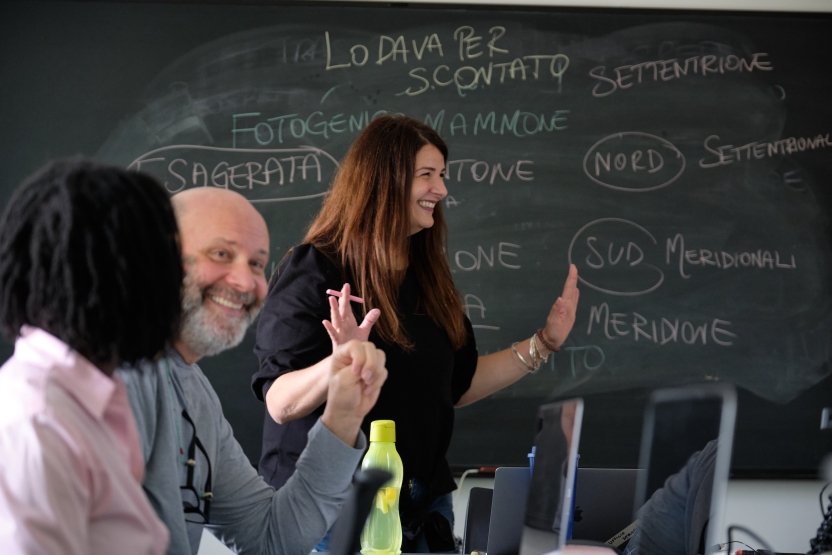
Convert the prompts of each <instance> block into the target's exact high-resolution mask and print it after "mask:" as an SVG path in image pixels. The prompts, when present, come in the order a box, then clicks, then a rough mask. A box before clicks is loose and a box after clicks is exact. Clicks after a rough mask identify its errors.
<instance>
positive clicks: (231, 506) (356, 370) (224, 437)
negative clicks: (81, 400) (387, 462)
mask: <svg viewBox="0 0 832 555" xmlns="http://www.w3.org/2000/svg"><path fill="white" fill-rule="evenodd" d="M172 202H173V205H174V209H175V211H176V219H177V223H178V225H179V231H180V239H181V244H182V261H183V264H184V267H185V279H184V282H183V288H182V322H181V325H180V331H179V334H178V337H177V339H176V341H175V342H174V343H173V345H171V346H169V347H168V348H167V349H166V351H165V353H164V356H163V357H160V358H159V359H158V360H156V361H153V362H145V363H143V364H141V365H140V368H138V370H140V371H136V369H126V368H125V369H121V370H119V374H120V375H121V376H122V378H123V379H124V381H125V383H126V385H127V390H128V394H129V397H130V403H131V406H132V408H133V412H134V414H135V417H136V423H137V424H138V428H139V435H140V436H141V443H142V451H143V453H144V459H145V465H146V476H145V479H144V482H143V487H144V490H145V493H146V494H147V496H148V498H149V499H150V502H151V504H152V505H153V507H154V508H155V509H156V512H157V513H158V514H159V516H160V518H161V519H162V520H163V521H164V522H165V524H166V525H167V526H168V528H169V529H170V533H171V542H170V548H169V551H168V553H173V554H177V555H179V554H181V555H190V554H193V555H196V553H197V552H198V551H199V543H200V539H201V537H202V530H203V528H205V529H207V530H208V531H209V532H211V533H212V534H214V535H215V536H216V537H217V538H218V539H219V540H220V541H221V542H223V543H225V544H226V545H227V546H228V547H230V548H231V549H232V550H235V551H237V552H239V553H265V554H276V555H301V554H304V555H305V554H306V553H308V552H309V551H310V550H311V549H312V547H313V546H314V545H315V544H316V543H317V542H318V540H320V539H321V537H323V535H324V533H325V532H326V531H327V530H328V529H329V527H330V526H331V525H332V523H333V521H334V520H335V517H336V516H337V514H338V511H339V510H340V506H341V503H342V502H343V500H344V499H345V497H346V495H347V493H348V491H349V487H350V483H351V479H352V475H353V472H354V471H355V469H356V467H357V466H358V462H359V460H360V458H361V455H362V453H363V450H364V448H365V447H366V443H367V440H366V438H365V437H364V435H363V433H362V432H361V430H360V425H361V422H362V420H363V418H364V416H365V415H366V414H367V412H368V411H369V410H370V408H372V406H373V405H374V404H375V402H376V399H377V398H378V393H379V390H380V388H381V385H382V384H383V383H384V380H385V379H386V377H387V370H386V369H385V358H384V353H383V352H382V351H380V350H378V349H376V348H375V347H374V346H373V344H372V343H368V342H364V343H361V342H358V341H353V342H351V343H349V344H348V345H344V348H339V349H338V350H336V352H335V353H333V355H332V356H330V357H328V358H327V359H324V360H323V361H321V362H320V363H319V364H324V365H327V366H328V367H329V369H330V373H329V390H328V396H327V408H326V410H325V411H324V414H323V415H322V416H321V418H320V420H319V421H318V422H317V424H315V426H314V427H313V428H312V430H310V432H309V443H308V444H307V447H306V450H305V451H304V452H303V453H302V454H301V457H300V459H299V460H298V471H297V472H296V473H295V474H294V475H293V476H292V479H291V480H290V481H289V482H287V484H286V486H284V487H283V488H281V489H280V491H277V492H276V491H275V490H274V489H273V488H272V487H271V486H269V485H268V484H266V483H265V482H264V481H263V479H262V478H261V477H260V476H258V475H257V472H256V471H255V469H254V468H253V467H252V466H251V464H250V463H249V461H248V458H247V457H246V456H245V454H244V453H243V450H242V448H241V447H240V445H239V443H237V441H236V440H235V439H234V435H233V432H232V430H231V426H230V425H229V424H228V422H227V421H226V419H225V417H224V416H223V413H222V407H221V406H220V401H219V399H218V397H217V395H216V392H215V391H214V389H213V388H212V387H211V384H210V383H209V381H208V379H207V378H206V377H205V375H204V374H203V373H202V371H201V370H200V368H199V366H197V364H196V363H197V361H198V360H199V359H201V358H202V357H204V356H210V355H214V354H217V353H220V352H222V351H224V350H226V349H230V348H231V347H234V346H236V345H237V344H239V343H240V341H242V339H243V336H244V335H245V331H246V328H247V327H248V326H249V325H250V324H251V323H252V322H253V321H254V319H255V318H256V317H257V314H258V313H259V311H260V308H261V307H262V305H263V301H264V299H265V296H266V290H267V285H266V278H265V267H266V264H267V262H268V259H269V233H268V229H267V227H266V222H265V221H264V220H263V217H262V216H261V215H260V214H259V213H258V212H257V210H255V209H254V207H253V206H252V205H251V204H250V203H249V202H248V201H247V200H246V199H245V198H244V197H243V196H241V195H239V194H238V193H235V192H233V191H228V190H224V189H216V188H199V189H190V190H187V191H184V192H182V193H180V194H178V195H176V196H175V197H173V199H172ZM148 255H149V256H152V253H148ZM148 302H153V300H152V299H148ZM252 364H256V361H255V360H252Z"/></svg>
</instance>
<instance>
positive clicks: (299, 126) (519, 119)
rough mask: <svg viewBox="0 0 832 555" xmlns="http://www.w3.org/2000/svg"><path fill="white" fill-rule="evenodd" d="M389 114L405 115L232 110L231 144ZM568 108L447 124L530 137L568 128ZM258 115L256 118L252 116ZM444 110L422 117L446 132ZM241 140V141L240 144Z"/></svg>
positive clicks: (264, 141) (337, 130) (312, 132)
mask: <svg viewBox="0 0 832 555" xmlns="http://www.w3.org/2000/svg"><path fill="white" fill-rule="evenodd" d="M386 114H390V115H404V114H402V113H401V112H391V111H388V110H379V111H377V112H375V113H373V114H371V113H370V112H369V111H367V110H365V111H362V112H358V113H356V114H349V115H348V116H347V115H345V114H343V113H339V114H334V115H329V116H327V115H326V114H324V113H323V112H321V111H315V112H312V113H311V114H305V115H303V114H297V113H295V114H282V115H279V116H273V117H267V118H263V117H262V114H261V113H260V112H247V113H244V114H232V116H231V145H232V147H234V148H237V147H238V146H241V145H249V146H254V145H255V144H256V145H257V146H269V145H271V144H272V143H274V142H275V141H277V143H278V144H283V141H284V139H289V138H290V137H291V138H292V139H303V138H305V137H307V136H322V137H324V138H325V139H328V138H330V136H332V135H338V134H341V133H353V134H355V133H358V132H360V131H361V130H362V129H364V128H365V127H366V126H367V124H368V123H369V122H371V121H372V120H374V119H375V118H377V117H379V116H383V115H386ZM568 114H569V110H556V111H555V113H554V114H552V115H550V116H547V115H545V114H542V113H539V112H538V113H533V112H527V111H522V110H515V111H514V112H509V113H503V114H497V113H495V112H488V113H485V114H484V113H481V112H478V113H477V114H475V115H473V114H468V115H467V116H466V115H465V114H463V113H456V114H454V115H453V117H451V118H450V122H449V124H448V127H449V130H450V133H451V136H456V135H468V132H469V131H470V132H471V134H472V135H479V134H480V133H482V134H488V133H490V134H492V135H507V136H514V137H518V138H523V137H529V136H532V135H536V134H538V133H543V132H549V133H551V132H553V131H563V130H564V129H566V128H567V124H566V122H567V117H568ZM253 118H257V119H253ZM445 120H446V118H445V110H440V111H439V112H438V113H437V114H436V115H432V114H427V115H426V116H425V117H424V119H423V121H424V122H425V124H426V125H429V126H430V127H432V128H433V129H434V130H435V131H436V132H437V133H443V127H444V125H445ZM238 143H239V144H238Z"/></svg>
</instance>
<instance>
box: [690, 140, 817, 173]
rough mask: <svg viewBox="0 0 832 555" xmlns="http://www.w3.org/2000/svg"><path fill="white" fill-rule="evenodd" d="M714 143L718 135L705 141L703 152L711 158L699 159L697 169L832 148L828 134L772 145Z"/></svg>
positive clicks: (783, 141)
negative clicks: (715, 144)
mask: <svg viewBox="0 0 832 555" xmlns="http://www.w3.org/2000/svg"><path fill="white" fill-rule="evenodd" d="M715 141H719V135H710V136H708V137H707V138H706V139H705V142H704V147H705V150H707V151H708V152H710V153H711V154H712V156H711V157H709V158H702V159H700V160H699V167H701V168H716V167H719V166H727V165H728V164H733V163H734V162H735V161H736V162H742V161H743V155H744V156H745V160H762V159H764V158H771V157H774V156H784V155H786V154H792V153H794V152H803V151H805V150H815V149H817V148H826V147H830V146H832V141H830V139H829V133H827V134H825V135H817V136H816V137H815V138H808V137H789V138H788V139H781V140H779V141H775V142H773V143H769V142H754V143H748V144H745V145H742V146H734V145H719V146H712V143H713V142H715Z"/></svg>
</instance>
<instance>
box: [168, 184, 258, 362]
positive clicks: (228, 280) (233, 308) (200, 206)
mask: <svg viewBox="0 0 832 555" xmlns="http://www.w3.org/2000/svg"><path fill="white" fill-rule="evenodd" d="M172 203H173V207H174V210H175V212H176V220H177V223H178V224H179V233H180V237H181V240H182V259H183V261H184V263H185V270H186V276H185V292H184V298H183V309H184V318H183V320H184V321H183V327H182V332H181V334H180V340H179V341H178V342H177V344H176V347H177V350H179V353H180V354H181V355H182V356H183V357H184V358H185V360H187V361H188V362H195V361H196V360H198V359H199V358H201V357H202V356H205V355H211V354H216V353H218V352H220V351H223V350H225V349H228V348H230V347H233V346H234V345H236V344H237V343H239V342H240V341H241V340H242V338H243V335H244V334H245V329H246V327H248V325H249V324H251V322H252V321H253V320H254V318H255V317H256V316H257V313H258V312H259V310H260V307H261V306H262V304H263V301H264V300H265V298H266V290H267V286H266V277H265V269H266V264H267V263H268V260H269V231H268V228H267V227H266V221H265V220H264V219H263V216H261V215H260V213H259V212H258V211H257V210H256V209H255V208H254V206H252V205H251V203H250V202H249V201H248V200H246V198H245V197H244V196H242V195H240V194H239V193H236V192H234V191H229V190H227V189H218V188H214V187H199V188H194V189H188V190H186V191H183V192H181V193H179V194H178V195H176V196H174V197H173V199H172Z"/></svg>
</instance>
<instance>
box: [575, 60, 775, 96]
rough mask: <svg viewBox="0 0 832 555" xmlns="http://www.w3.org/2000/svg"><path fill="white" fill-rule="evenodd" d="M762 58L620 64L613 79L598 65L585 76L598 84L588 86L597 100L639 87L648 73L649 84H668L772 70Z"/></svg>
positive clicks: (768, 63) (615, 69)
mask: <svg viewBox="0 0 832 555" xmlns="http://www.w3.org/2000/svg"><path fill="white" fill-rule="evenodd" d="M765 56H768V54H766V53H763V52H759V53H757V54H753V55H752V56H751V60H750V61H749V60H747V59H745V58H740V57H739V56H735V55H733V54H731V55H728V56H714V55H705V56H694V57H692V58H687V59H685V61H684V62H681V63H680V62H679V60H678V58H673V59H672V60H656V61H652V62H642V63H640V64H634V65H624V66H619V67H616V68H614V69H613V73H614V74H615V77H614V78H610V77H606V76H605V75H604V74H605V72H606V67H605V66H598V67H594V68H592V69H590V70H589V76H590V77H592V78H593V79H597V80H598V81H599V82H598V83H596V84H595V86H594V87H592V96H594V97H596V98H601V97H604V96H609V95H611V94H612V93H614V92H615V91H617V90H618V89H629V88H630V87H632V86H633V85H640V84H641V83H642V78H644V80H650V76H651V74H652V77H653V78H652V80H653V81H670V80H673V79H680V78H682V77H687V76H688V74H690V75H698V74H701V75H703V76H706V75H708V74H710V73H723V74H724V73H725V72H733V71H735V72H740V73H742V72H743V71H747V72H749V73H750V72H752V71H754V70H755V69H757V70H759V71H771V70H773V69H774V68H773V67H772V66H771V62H767V61H765V60H762V59H761V58H763V57H765ZM651 70H652V71H651Z"/></svg>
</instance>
